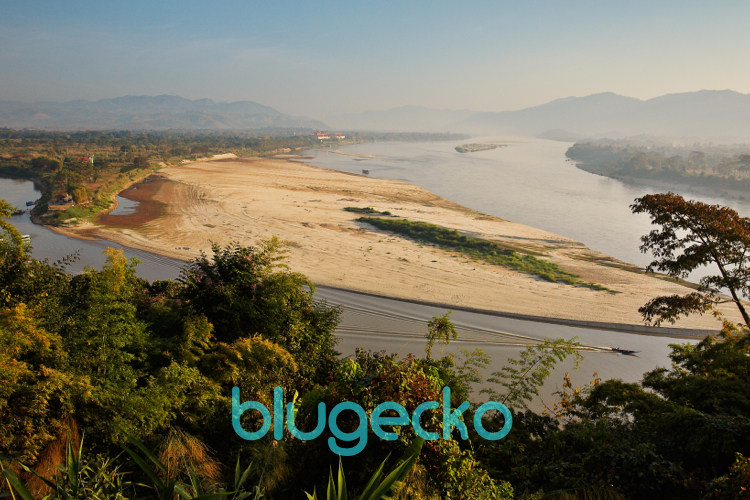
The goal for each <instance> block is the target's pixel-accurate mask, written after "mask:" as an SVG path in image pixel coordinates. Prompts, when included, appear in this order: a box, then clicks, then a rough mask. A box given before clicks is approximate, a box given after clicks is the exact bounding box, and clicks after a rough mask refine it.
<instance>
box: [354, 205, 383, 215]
mask: <svg viewBox="0 0 750 500" xmlns="http://www.w3.org/2000/svg"><path fill="white" fill-rule="evenodd" d="M344 210H346V211H347V212H354V213H357V214H378V215H391V213H390V212H378V211H377V210H375V209H374V208H372V207H344Z"/></svg>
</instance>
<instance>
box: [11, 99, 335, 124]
mask: <svg viewBox="0 0 750 500" xmlns="http://www.w3.org/2000/svg"><path fill="white" fill-rule="evenodd" d="M0 127H9V128H34V129H57V130H105V129H120V130H169V129H186V130H196V129H245V130H246V129H260V128H267V127H281V128H312V129H320V128H323V129H324V128H327V127H326V125H325V124H324V123H323V122H320V121H318V120H312V119H310V118H305V117H298V116H289V115H285V114H283V113H280V112H279V111H276V110H275V109H273V108H271V107H269V106H264V105H262V104H258V103H256V102H252V101H237V102H214V101H212V100H211V99H198V100H195V101H192V100H190V99H184V98H182V97H177V96H171V95H160V96H155V97H151V96H125V97H117V98H114V99H102V100H99V101H93V102H92V101H86V100H77V101H69V102H63V103H58V102H32V103H26V102H17V101H0Z"/></svg>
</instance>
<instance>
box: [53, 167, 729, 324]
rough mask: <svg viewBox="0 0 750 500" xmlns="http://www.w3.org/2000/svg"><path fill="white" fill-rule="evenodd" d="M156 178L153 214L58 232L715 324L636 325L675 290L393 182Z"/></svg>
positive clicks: (216, 175) (381, 282) (376, 291)
mask: <svg viewBox="0 0 750 500" xmlns="http://www.w3.org/2000/svg"><path fill="white" fill-rule="evenodd" d="M160 174H162V175H164V177H165V178H166V179H167V180H165V182H164V183H163V185H162V186H161V188H160V189H159V190H158V192H157V193H155V194H154V196H153V197H154V201H155V202H159V203H163V204H164V206H165V207H166V209H165V214H164V215H162V216H160V217H158V218H156V219H155V220H152V221H150V222H146V223H145V224H142V225H140V226H137V227H136V226H133V227H123V225H120V224H118V227H112V226H109V227H107V226H101V225H94V224H91V225H89V226H88V227H79V228H68V229H64V230H61V231H59V232H61V233H63V234H66V235H69V236H74V237H81V236H83V235H86V236H96V237H99V238H102V239H105V240H108V241H113V242H115V243H118V244H122V245H124V246H128V247H131V248H136V249H139V250H144V251H148V252H152V253H155V254H158V255H163V256H166V257H172V258H177V259H180V260H183V261H187V260H190V259H191V258H193V257H195V256H196V255H197V254H198V252H199V251H201V250H202V251H207V250H208V253H210V242H211V241H213V242H216V243H218V244H220V245H222V246H223V245H225V244H227V243H229V242H231V241H239V242H240V243H241V244H244V245H252V244H254V243H256V242H257V241H258V240H260V239H266V238H268V237H270V236H278V237H279V239H280V240H282V241H284V242H285V243H287V244H288V250H289V259H288V260H287V264H289V265H290V267H291V268H292V269H293V270H294V271H299V272H302V273H303V274H305V275H307V276H308V277H309V278H310V279H311V281H312V282H314V283H316V284H317V285H321V286H326V287H329V288H336V289H342V290H348V291H352V292H356V293H365V294H370V295H375V296H381V297H387V298H391V299H395V300H405V301H412V302H417V303H429V304H431V305H439V306H440V307H446V308H460V309H464V310H471V311H474V312H482V313H485V314H496V315H503V316H506V317H518V318H519V319H530V320H532V321H542V322H546V323H557V324H569V325H576V326H588V327H591V328H606V329H613V330H620V331H627V332H630V333H643V334H655V333H656V334H661V335H668V336H674V335H678V334H679V331H681V330H685V329H688V330H699V331H700V333H698V332H689V333H687V335H688V336H690V337H692V338H695V335H696V334H697V335H699V336H703V335H705V334H706V333H707V332H709V331H717V330H718V329H719V328H720V324H719V323H718V322H717V321H716V320H715V319H713V318H710V320H709V319H708V318H705V317H689V318H687V319H686V320H681V321H680V322H678V324H677V325H676V328H674V329H672V328H669V329H667V328H664V329H656V328H654V329H651V328H649V327H645V326H643V325H642V320H641V318H640V315H639V314H638V313H637V309H638V307H640V306H641V305H643V304H644V303H645V302H647V300H649V299H650V298H653V297H654V296H657V295H663V294H669V293H686V292H687V290H686V289H685V288H684V287H683V286H682V285H679V284H674V283H668V282H665V281H664V280H660V279H657V278H654V277H651V276H646V275H642V274H637V273H634V272H632V270H631V271H628V270H626V269H621V267H628V265H627V264H626V263H623V262H620V261H618V260H617V259H614V258H612V257H609V256H607V255H604V254H601V253H599V252H595V251H592V250H590V249H588V248H587V247H585V246H584V245H582V244H580V243H578V242H575V241H573V240H570V239H568V238H565V237H562V236H559V235H554V234H552V233H548V232H545V231H541V230H538V229H535V228H530V227H528V226H523V225H521V224H516V223H513V222H510V221H506V220H504V219H501V218H499V217H495V216H490V215H486V214H482V213H480V212H477V211H474V210H472V209H469V208H467V207H463V206H461V205H458V204H456V203H453V202H450V201H449V200H445V199H443V198H440V197H438V196H437V195H435V194H433V193H430V192H428V191H426V190H423V189H421V188H419V187H417V186H414V185H413V184H409V183H406V182H403V181H392V180H387V179H373V178H369V177H366V176H358V175H350V174H346V173H343V172H338V171H334V170H328V169H323V168H320V167H315V166H311V165H306V164H302V163H299V162H294V161H289V160H280V159H268V158H246V159H225V160H219V161H216V160H213V161H209V162H201V163H200V164H189V165H185V166H180V167H172V168H167V169H162V170H161V171H160ZM251 197H252V198H251ZM310 198H313V199H310ZM346 206H374V207H375V208H377V209H378V210H380V211H385V210H388V211H390V212H391V213H393V214H394V215H397V216H399V217H402V218H408V220H421V221H424V222H430V223H434V224H439V225H441V226H444V227H449V228H451V229H457V230H459V231H460V232H461V233H462V234H465V235H470V236H476V237H481V238H485V239H489V240H492V241H497V242H499V243H509V244H512V245H513V246H514V247H517V248H519V250H521V251H524V250H525V251H528V252H537V253H541V254H542V255H543V258H544V259H545V260H549V261H552V262H555V263H556V264H558V265H560V266H561V267H563V268H564V269H566V270H569V271H571V272H574V273H576V274H579V275H581V277H582V278H583V279H584V280H586V281H592V282H596V283H599V284H602V285H604V286H607V287H610V288H612V289H614V290H617V291H619V292H622V293H619V294H617V295H611V294H608V293H605V292H601V291H593V290H583V289H581V288H574V287H572V286H569V285H563V284H560V283H550V282H546V281H542V280H540V279H538V278H536V277H534V276H530V275H527V274H523V273H519V272H516V271H511V270H508V269H505V268H502V267H499V266H492V265H485V264H484V263H482V262H479V261H472V260H471V259H469V258H467V257H466V256H463V255H459V254H455V252H449V251H444V250H439V249H437V248H434V247H432V246H429V245H422V244H419V243H416V242H414V241H411V240H408V239H405V238H402V237H400V236H398V235H393V234H390V233H385V232H383V231H379V230H377V229H374V228H373V227H372V226H371V225H368V224H366V223H362V222H356V221H355V220H354V217H352V215H357V214H351V213H348V212H345V211H344V210H343V209H344V208H345V207H346ZM109 217H110V218H115V217H118V216H109ZM384 240H386V241H384ZM425 299H427V300H425ZM727 313H729V314H727ZM725 315H727V316H728V318H729V319H730V320H731V319H732V317H733V316H734V315H733V314H732V311H731V309H729V310H726V311H725ZM605 325H606V326H605ZM666 330H669V331H670V333H667V331H666Z"/></svg>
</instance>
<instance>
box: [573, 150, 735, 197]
mask: <svg viewBox="0 0 750 500" xmlns="http://www.w3.org/2000/svg"><path fill="white" fill-rule="evenodd" d="M565 154H566V156H567V157H568V158H570V159H571V160H573V161H575V162H578V164H577V166H578V168H581V169H583V170H586V171H588V172H591V173H595V174H599V175H604V176H607V177H615V178H639V179H654V180H659V181H664V182H666V183H668V184H673V185H680V184H683V185H684V184H687V185H693V186H701V187H705V188H711V189H713V190H715V191H719V192H722V191H748V192H750V145H747V144H740V145H733V146H728V145H712V144H693V145H691V146H684V145H674V144H668V145H656V144H648V145H647V144H643V143H638V142H628V141H624V140H615V141H613V140H602V141H598V142H586V143H577V144H574V145H573V146H571V147H570V148H569V149H568V151H567V152H566V153H565Z"/></svg>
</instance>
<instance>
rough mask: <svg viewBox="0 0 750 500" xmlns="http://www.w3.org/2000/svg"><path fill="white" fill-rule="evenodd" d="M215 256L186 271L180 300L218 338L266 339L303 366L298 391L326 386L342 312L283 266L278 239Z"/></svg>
mask: <svg viewBox="0 0 750 500" xmlns="http://www.w3.org/2000/svg"><path fill="white" fill-rule="evenodd" d="M212 251H213V257H212V258H209V257H208V256H206V255H204V254H201V256H200V257H198V258H197V259H195V260H194V261H193V262H191V263H190V264H189V266H188V267H187V268H185V269H184V270H183V273H182V275H181V278H180V282H181V283H182V284H183V287H182V292H181V294H180V298H181V299H182V300H184V301H185V303H186V304H187V305H188V306H189V307H190V308H191V309H192V310H193V311H194V312H195V313H197V314H201V315H204V316H205V317H206V318H207V319H208V321H209V322H211V324H212V325H213V336H214V338H215V339H216V340H217V341H219V342H224V343H232V342H235V341H237V340H238V339H241V338H248V337H253V336H256V335H260V336H261V337H263V338H265V339H267V340H270V341H272V342H274V343H276V344H278V345H280V346H281V347H283V348H284V349H285V350H286V351H287V352H288V353H289V354H291V355H292V356H293V357H294V359H295V360H297V362H298V368H299V369H298V370H297V375H296V377H295V379H294V380H295V384H297V388H298V389H305V390H307V388H310V387H311V386H313V385H314V384H316V383H322V382H324V380H325V374H326V373H327V372H328V371H329V370H330V369H331V367H332V364H333V362H334V359H335V356H336V354H337V353H336V351H335V350H334V346H335V342H336V341H335V338H334V337H333V330H334V328H335V327H336V324H337V323H338V318H339V314H340V310H339V309H338V308H329V307H328V306H327V305H326V303H325V302H316V301H313V293H314V291H315V285H313V284H312V283H311V282H310V281H309V280H308V279H307V278H305V277H304V276H303V275H301V274H299V273H293V272H289V270H288V269H287V267H286V266H285V265H284V264H281V263H280V261H281V260H283V258H284V255H285V254H284V253H283V251H282V246H281V244H280V243H279V241H278V240H277V239H275V238H273V239H271V240H268V241H265V242H261V243H260V244H259V245H258V247H256V248H250V247H241V246H240V245H239V244H234V245H229V246H227V247H225V248H223V249H222V248H220V247H219V246H218V245H213V247H212ZM305 287H307V288H308V289H309V290H310V291H309V292H308V291H306V290H305Z"/></svg>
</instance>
